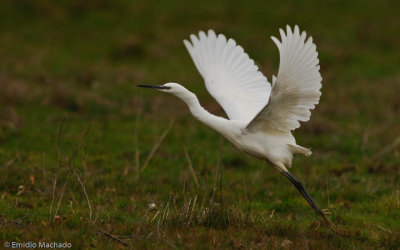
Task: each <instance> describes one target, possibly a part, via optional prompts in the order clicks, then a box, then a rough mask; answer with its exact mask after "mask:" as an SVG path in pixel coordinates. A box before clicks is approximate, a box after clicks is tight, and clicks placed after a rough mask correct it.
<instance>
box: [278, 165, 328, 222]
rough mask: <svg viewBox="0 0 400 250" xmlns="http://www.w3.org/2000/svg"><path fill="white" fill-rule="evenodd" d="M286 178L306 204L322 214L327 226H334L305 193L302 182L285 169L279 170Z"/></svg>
mask: <svg viewBox="0 0 400 250" xmlns="http://www.w3.org/2000/svg"><path fill="white" fill-rule="evenodd" d="M281 173H282V174H283V175H284V176H285V177H286V178H288V179H289V181H290V182H291V183H293V185H294V186H295V187H296V188H297V190H299V192H300V193H301V195H302V196H303V197H304V198H305V199H306V200H307V202H308V204H310V206H311V208H312V209H313V210H314V211H315V213H317V214H318V215H320V216H322V217H323V218H324V220H325V221H326V222H327V223H328V226H329V227H331V228H334V226H333V224H332V222H331V221H330V220H329V219H328V218H327V217H326V216H325V214H324V212H322V210H321V209H320V208H319V207H318V205H317V204H316V203H315V202H314V200H313V199H312V198H311V196H310V195H309V194H308V193H307V191H306V189H305V188H304V186H303V184H302V183H301V182H300V181H298V180H297V179H296V178H295V177H294V176H293V175H292V174H291V173H289V172H287V171H282V172H281Z"/></svg>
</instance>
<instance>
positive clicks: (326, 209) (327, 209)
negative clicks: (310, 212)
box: [321, 208, 332, 216]
mask: <svg viewBox="0 0 400 250" xmlns="http://www.w3.org/2000/svg"><path fill="white" fill-rule="evenodd" d="M321 211H322V213H323V214H324V215H325V216H326V215H332V212H331V210H330V209H329V208H325V209H322V210H321Z"/></svg>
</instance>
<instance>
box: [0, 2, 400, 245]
mask: <svg viewBox="0 0 400 250" xmlns="http://www.w3.org/2000/svg"><path fill="white" fill-rule="evenodd" d="M144 2H145V1H143V2H141V1H122V0H118V1H106V0H99V1H77V0H73V1H50V0H47V1H45V0H43V1H28V0H24V1H12V0H7V1H4V0H1V1H0V4H1V6H2V7H1V8H0V65H1V66H0V239H1V240H0V241H1V244H2V245H3V242H29V241H30V242H39V241H43V242H53V241H54V242H69V243H71V244H72V246H73V248H92V247H98V248H124V247H130V248H149V249H152V248H163V249H169V248H195V249H202V248H214V249H221V248H293V249H299V248H301V249H309V248H313V249H330V248H353V249H360V248H367V249H368V248H369V249H371V248H381V249H382V248H386V249H398V248H399V246H400V151H399V148H400V98H399V93H400V43H399V42H400V21H399V15H398V10H399V9H400V4H399V3H398V2H397V1H390V0H384V1H351V2H350V1H324V2H319V1H302V3H301V4H300V3H299V2H296V1H288V2H287V3H285V4H282V3H281V2H280V1H272V2H269V3H267V1H246V2H244V1H243V2H242V3H238V2H236V1H228V0H226V1H219V2H218V3H216V1H209V0H206V1H202V2H201V3H200V2H199V3H194V2H193V3H189V2H187V3H185V2H178V1H157V4H153V5H151V4H149V3H147V4H145V3H144ZM286 24H289V25H292V26H293V25H294V24H298V25H299V26H300V28H301V29H304V30H306V31H307V33H308V34H310V35H312V36H313V38H314V41H315V43H316V45H317V49H318V51H319V55H320V64H321V73H322V77H323V83H322V84H323V88H322V93H323V95H322V97H321V101H320V104H319V105H318V106H317V108H316V110H315V111H314V112H313V115H312V117H311V121H310V122H308V123H305V124H303V125H302V126H301V128H299V129H298V130H296V131H295V136H296V138H297V141H298V143H299V144H300V145H303V146H306V147H311V148H312V149H313V153H314V154H313V155H312V156H311V157H304V156H296V157H295V159H294V162H293V167H292V169H291V172H292V173H293V175H294V176H296V177H297V178H298V179H300V180H301V181H302V182H303V183H304V184H305V187H306V188H307V189H308V191H309V192H310V194H311V195H312V196H313V197H314V199H315V200H316V202H317V203H318V204H319V205H320V206H321V207H322V208H330V209H331V211H332V213H333V214H332V215H331V216H330V219H331V220H332V221H333V222H334V223H335V224H336V226H337V233H334V232H332V231H330V230H329V229H328V228H327V227H325V226H324V225H323V223H322V221H320V219H319V218H317V217H316V215H315V214H314V212H313V211H312V210H311V209H310V207H309V206H308V204H307V203H306V201H305V200H304V199H303V198H302V197H301V196H300V195H299V194H298V192H297V190H296V189H295V188H294V187H293V186H292V185H291V184H290V183H289V182H288V181H287V180H286V179H284V178H283V177H282V176H281V175H279V174H278V173H276V172H275V171H274V170H273V169H272V168H271V167H270V166H268V164H267V163H263V162H260V161H258V160H254V159H252V158H251V157H248V156H246V155H243V154H241V153H239V152H238V151H237V150H235V149H234V148H233V147H232V146H231V145H230V144H229V143H228V142H227V141H224V140H223V139H222V138H221V137H220V135H219V134H218V133H217V132H215V131H212V130H211V129H209V128H207V127H205V126H204V125H202V124H201V123H200V122H198V121H196V120H195V119H194V118H193V117H192V116H191V115H190V113H189V111H188V109H187V108H186V106H185V104H184V103H183V102H182V101H180V100H178V99H177V98H175V97H172V96H169V95H165V94H162V93H159V92H156V91H150V90H144V89H139V88H137V87H136V84H140V83H142V84H162V83H165V82H170V81H174V82H179V83H182V84H183V85H185V86H186V87H187V88H188V89H190V90H191V91H193V92H195V93H196V94H197V96H198V97H199V99H200V102H201V103H202V105H203V106H204V107H205V108H206V109H208V110H209V111H210V112H211V113H214V114H217V115H222V116H224V113H223V111H222V110H221V108H220V107H219V106H218V104H217V103H216V102H215V101H214V100H213V99H212V98H211V97H210V96H209V94H208V93H207V91H206V89H205V87H204V84H203V81H202V79H201V77H200V75H199V74H198V72H197V71H196V69H195V67H194V65H193V63H192V61H191V59H190V57H189V55H188V53H187V52H186V49H185V48H184V46H183V43H182V40H183V39H184V38H187V37H188V36H189V34H191V33H194V32H197V31H198V30H200V29H204V30H206V29H208V28H213V29H215V30H216V31H217V32H220V33H224V34H226V35H227V36H228V37H233V38H235V39H236V41H237V42H238V43H239V44H241V45H242V46H243V47H244V48H245V49H246V51H247V52H248V53H249V55H250V56H251V57H252V58H253V59H254V60H255V61H256V63H257V64H258V65H259V67H260V69H261V70H262V71H263V72H264V73H265V74H266V76H267V77H268V79H269V80H270V79H271V75H272V74H276V72H277V70H278V65H279V57H278V50H277V48H276V47H275V45H274V44H273V42H272V41H271V40H270V38H269V36H270V35H275V36H277V35H278V28H280V27H284V26H285V25H286Z"/></svg>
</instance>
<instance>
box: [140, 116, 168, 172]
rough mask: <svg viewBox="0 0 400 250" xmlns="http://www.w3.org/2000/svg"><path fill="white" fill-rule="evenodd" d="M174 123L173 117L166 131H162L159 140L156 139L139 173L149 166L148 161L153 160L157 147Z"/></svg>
mask: <svg viewBox="0 0 400 250" xmlns="http://www.w3.org/2000/svg"><path fill="white" fill-rule="evenodd" d="M174 122H175V117H174V118H172V120H171V121H170V123H169V125H168V127H167V129H166V130H165V131H164V133H163V134H162V135H161V137H160V139H158V141H157V143H156V144H154V146H153V148H152V149H151V151H150V153H149V155H148V156H147V158H146V161H145V162H144V164H143V166H142V169H141V171H143V170H144V169H145V168H146V167H147V165H148V164H149V162H150V160H151V159H152V158H153V156H154V154H155V153H156V151H157V149H158V147H159V146H160V145H161V143H162V142H163V140H164V139H165V137H166V136H167V134H168V132H169V130H170V129H171V127H172V125H173V124H174Z"/></svg>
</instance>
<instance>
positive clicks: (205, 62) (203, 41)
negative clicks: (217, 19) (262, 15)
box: [138, 26, 328, 220]
mask: <svg viewBox="0 0 400 250" xmlns="http://www.w3.org/2000/svg"><path fill="white" fill-rule="evenodd" d="M280 34H281V38H282V41H281V42H280V41H279V40H278V39H276V38H275V37H272V40H273V41H274V42H275V44H276V45H277V47H278V49H279V52H280V66H279V72H278V75H277V77H275V76H273V77H272V84H271V83H269V82H268V80H267V78H266V77H265V76H264V75H263V74H262V73H261V72H260V71H259V70H258V67H257V66H256V65H255V64H254V61H253V60H251V59H250V58H249V56H248V55H247V54H246V53H245V52H244V50H243V48H242V47H241V46H239V45H236V42H235V41H234V40H233V39H229V40H227V39H226V38H225V36H224V35H218V36H217V35H216V34H215V33H214V31H212V30H210V31H208V35H207V34H206V33H204V32H199V36H198V37H196V36H195V35H191V36H190V38H191V43H190V42H189V41H186V40H185V41H184V44H185V46H186V48H187V49H188V51H189V53H190V55H191V57H192V59H193V61H194V63H195V65H196V67H197V69H198V71H199V72H200V74H201V75H202V76H203V78H204V81H205V84H206V88H207V90H208V91H209V92H210V94H211V95H212V96H213V97H214V98H215V99H216V100H217V101H218V102H219V104H220V105H221V106H222V108H223V109H224V111H225V112H226V114H227V116H228V118H229V119H226V118H223V117H218V116H215V115H213V114H210V113H209V112H208V111H207V110H205V109H204V108H203V107H202V106H201V105H200V103H199V101H198V99H197V97H196V95H195V94H194V93H192V92H190V91H189V90H187V89H186V88H185V87H183V86H182V85H180V84H177V83H166V84H164V85H138V86H140V87H148V88H156V89H158V90H160V91H162V92H166V93H171V94H173V95H175V96H177V97H178V98H180V99H182V100H183V101H184V102H186V104H187V105H188V107H189V109H190V112H191V113H192V115H193V116H194V117H195V118H196V119H198V120H199V121H201V122H202V123H204V124H205V125H207V126H209V127H211V128H213V129H214V130H216V131H217V132H219V133H220V134H222V135H223V136H224V137H225V138H226V139H227V140H228V141H230V142H231V143H232V144H233V145H234V146H235V147H236V148H237V149H239V150H240V151H242V152H244V153H247V154H249V155H251V156H254V157H256V158H259V159H262V160H265V161H267V162H269V163H270V164H271V165H272V166H274V167H275V169H276V170H278V171H279V172H281V173H282V174H283V175H284V176H285V177H286V178H288V179H289V180H290V181H291V182H292V183H293V184H294V185H295V186H296V188H297V189H298V190H299V191H300V193H301V194H302V195H303V197H304V198H305V199H306V200H307V201H308V202H309V204H310V205H311V207H312V208H313V209H314V211H315V212H316V213H317V214H319V215H321V216H323V217H324V218H325V219H326V220H328V219H327V218H326V217H325V215H324V213H323V212H322V211H321V210H320V209H319V208H318V206H317V205H316V204H315V202H314V201H313V200H312V199H311V197H310V196H309V194H308V193H307V192H306V191H305V189H304V187H303V185H302V184H301V183H300V182H299V181H297V180H296V179H295V178H294V177H293V176H292V175H291V174H290V173H289V171H288V168H289V167H291V165H292V159H293V155H294V154H296V153H297V154H304V155H307V156H308V155H310V154H311V150H309V149H307V148H304V147H302V146H299V145H297V144H296V140H295V138H294V136H293V135H292V130H294V129H296V128H298V127H299V126H300V123H299V121H308V120H309V119H310V116H311V112H310V109H313V108H314V107H315V105H316V104H318V102H319V98H320V95H321V92H320V88H321V86H322V85H321V80H322V78H321V75H320V73H319V65H318V64H319V60H318V53H317V52H316V46H315V44H313V43H312V38H309V39H307V41H306V34H305V32H302V33H300V31H299V28H298V27H297V26H295V28H294V30H293V31H292V30H291V29H290V27H289V26H287V30H286V33H285V32H284V31H283V30H280Z"/></svg>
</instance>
